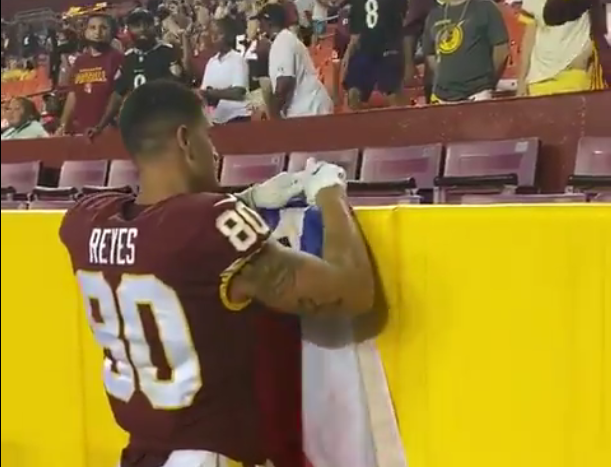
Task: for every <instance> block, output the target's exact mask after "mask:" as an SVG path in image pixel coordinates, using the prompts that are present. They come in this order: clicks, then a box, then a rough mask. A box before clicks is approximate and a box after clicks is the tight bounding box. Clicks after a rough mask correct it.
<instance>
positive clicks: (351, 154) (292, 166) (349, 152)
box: [288, 149, 359, 180]
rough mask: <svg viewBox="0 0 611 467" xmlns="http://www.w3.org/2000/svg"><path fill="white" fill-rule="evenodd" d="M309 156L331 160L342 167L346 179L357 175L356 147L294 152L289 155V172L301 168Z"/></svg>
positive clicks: (353, 178)
mask: <svg viewBox="0 0 611 467" xmlns="http://www.w3.org/2000/svg"><path fill="white" fill-rule="evenodd" d="M309 157H315V158H316V159H318V160H321V161H326V162H332V163H333V164H337V165H339V166H341V167H343V168H344V170H345V171H346V176H347V177H348V180H356V178H357V175H358V165H359V150H358V149H343V150H339V151H325V152H294V153H292V154H290V156H289V165H288V171H289V172H298V171H300V170H303V169H304V168H305V165H306V161H307V160H308V158H309Z"/></svg>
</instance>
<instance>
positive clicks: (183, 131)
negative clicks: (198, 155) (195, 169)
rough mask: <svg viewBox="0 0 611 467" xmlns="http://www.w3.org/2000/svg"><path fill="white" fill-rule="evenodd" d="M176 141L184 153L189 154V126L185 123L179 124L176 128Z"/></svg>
mask: <svg viewBox="0 0 611 467" xmlns="http://www.w3.org/2000/svg"><path fill="white" fill-rule="evenodd" d="M176 142H177V144H178V147H179V148H180V150H181V151H182V152H183V153H184V154H189V153H190V152H191V150H190V149H191V139H190V134H189V128H187V126H186V125H180V126H179V127H178V128H176Z"/></svg>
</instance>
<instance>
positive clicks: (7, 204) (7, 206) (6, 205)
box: [0, 200, 28, 211]
mask: <svg viewBox="0 0 611 467" xmlns="http://www.w3.org/2000/svg"><path fill="white" fill-rule="evenodd" d="M0 203H1V208H2V210H3V211H5V210H6V211H12V210H15V209H27V208H28V205H27V203H24V202H22V201H10V200H2V201H0Z"/></svg>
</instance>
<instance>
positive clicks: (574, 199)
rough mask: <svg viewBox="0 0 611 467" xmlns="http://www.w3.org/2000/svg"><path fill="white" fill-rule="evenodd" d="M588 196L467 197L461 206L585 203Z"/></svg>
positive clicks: (561, 194)
mask: <svg viewBox="0 0 611 467" xmlns="http://www.w3.org/2000/svg"><path fill="white" fill-rule="evenodd" d="M585 202H587V197H586V195H584V194H582V193H575V194H572V193H559V194H550V195H541V194H535V195H520V194H513V195H512V194H509V195H465V196H462V197H461V204H537V203H541V204H543V203H585Z"/></svg>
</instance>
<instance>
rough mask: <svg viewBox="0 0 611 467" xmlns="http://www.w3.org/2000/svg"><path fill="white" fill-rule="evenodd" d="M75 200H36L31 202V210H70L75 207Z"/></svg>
mask: <svg viewBox="0 0 611 467" xmlns="http://www.w3.org/2000/svg"><path fill="white" fill-rule="evenodd" d="M74 203H75V201H74V200H65V199H62V200H34V201H31V202H30V209H40V210H53V209H56V210H61V211H64V210H66V209H70V208H71V207H72V206H74Z"/></svg>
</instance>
